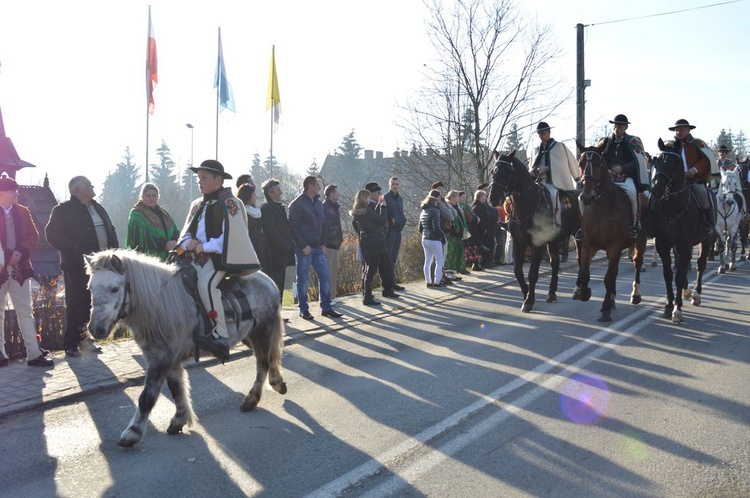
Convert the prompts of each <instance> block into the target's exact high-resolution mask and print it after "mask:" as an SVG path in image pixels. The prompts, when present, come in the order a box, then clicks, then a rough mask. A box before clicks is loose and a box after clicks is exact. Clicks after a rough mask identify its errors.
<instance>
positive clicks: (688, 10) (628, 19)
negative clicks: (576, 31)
mask: <svg viewBox="0 0 750 498" xmlns="http://www.w3.org/2000/svg"><path fill="white" fill-rule="evenodd" d="M742 1H744V0H730V1H728V2H719V3H712V4H710V5H701V6H700V7H692V8H690V9H681V10H672V11H670V12H661V13H659V14H649V15H647V16H639V17H628V18H627V19H615V20H614V21H604V22H598V23H591V24H586V25H585V26H586V27H588V26H601V25H602V24H614V23H616V22H625V21H635V20H637V19H647V18H649V17H659V16H668V15H671V14H680V13H682V12H690V11H691V10H699V9H708V8H710V7H718V6H720V5H728V4H730V3H738V2H742Z"/></svg>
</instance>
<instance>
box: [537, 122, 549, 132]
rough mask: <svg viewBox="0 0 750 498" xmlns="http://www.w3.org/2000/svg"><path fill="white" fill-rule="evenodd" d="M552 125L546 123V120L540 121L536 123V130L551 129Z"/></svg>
mask: <svg viewBox="0 0 750 498" xmlns="http://www.w3.org/2000/svg"><path fill="white" fill-rule="evenodd" d="M551 129H552V127H551V126H550V125H548V124H547V123H545V122H544V121H540V122H539V124H538V125H536V132H537V133H539V132H540V131H544V130H551Z"/></svg>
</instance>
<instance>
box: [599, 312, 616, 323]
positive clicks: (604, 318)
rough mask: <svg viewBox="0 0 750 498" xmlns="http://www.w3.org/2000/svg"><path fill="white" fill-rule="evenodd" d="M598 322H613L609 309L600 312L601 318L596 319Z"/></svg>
mask: <svg viewBox="0 0 750 498" xmlns="http://www.w3.org/2000/svg"><path fill="white" fill-rule="evenodd" d="M596 321H598V322H611V321H612V314H611V313H610V312H609V311H602V312H601V313H599V318H597V319H596Z"/></svg>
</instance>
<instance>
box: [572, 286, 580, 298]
mask: <svg viewBox="0 0 750 498" xmlns="http://www.w3.org/2000/svg"><path fill="white" fill-rule="evenodd" d="M580 299H581V288H580V287H576V288H575V290H574V291H573V301H579V300H580Z"/></svg>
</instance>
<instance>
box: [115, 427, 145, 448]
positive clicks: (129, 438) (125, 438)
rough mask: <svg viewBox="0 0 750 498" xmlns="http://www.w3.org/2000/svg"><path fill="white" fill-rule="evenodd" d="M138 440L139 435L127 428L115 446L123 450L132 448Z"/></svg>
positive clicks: (139, 438)
mask: <svg viewBox="0 0 750 498" xmlns="http://www.w3.org/2000/svg"><path fill="white" fill-rule="evenodd" d="M140 440H141V435H140V434H139V433H138V432H137V431H135V430H133V429H131V428H127V429H125V430H124V431H123V433H122V434H120V440H119V441H117V444H118V445H120V446H122V447H123V448H132V447H133V446H135V444H136V443H137V442H138V441H140Z"/></svg>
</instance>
